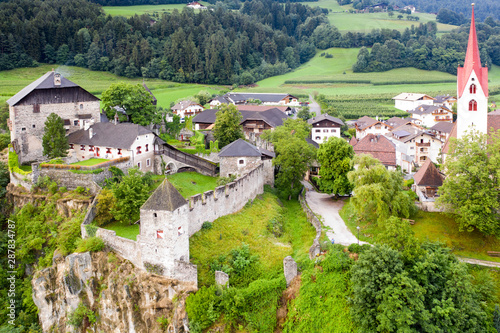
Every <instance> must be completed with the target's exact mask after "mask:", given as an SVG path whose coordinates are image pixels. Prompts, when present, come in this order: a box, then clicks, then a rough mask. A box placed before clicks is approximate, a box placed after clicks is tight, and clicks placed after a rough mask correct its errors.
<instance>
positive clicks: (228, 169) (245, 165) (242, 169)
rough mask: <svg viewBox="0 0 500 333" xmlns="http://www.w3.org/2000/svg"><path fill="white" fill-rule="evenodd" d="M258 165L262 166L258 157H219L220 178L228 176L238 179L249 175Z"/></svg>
mask: <svg viewBox="0 0 500 333" xmlns="http://www.w3.org/2000/svg"><path fill="white" fill-rule="evenodd" d="M241 162H242V163H241ZM260 164H262V160H261V157H260V156H245V157H221V158H220V176H221V177H229V175H237V176H238V177H240V176H243V175H244V174H246V173H249V172H250V171H251V170H253V169H255V168H256V167H257V166H259V165H260Z"/></svg>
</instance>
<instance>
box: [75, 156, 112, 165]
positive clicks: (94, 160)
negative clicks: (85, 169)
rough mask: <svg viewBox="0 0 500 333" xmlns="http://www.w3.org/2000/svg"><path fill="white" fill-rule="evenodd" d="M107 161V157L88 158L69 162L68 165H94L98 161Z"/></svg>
mask: <svg viewBox="0 0 500 333" xmlns="http://www.w3.org/2000/svg"><path fill="white" fill-rule="evenodd" d="M107 161H109V160H108V159H105V158H89V159H88V160H84V161H80V162H75V163H71V164H70V165H86V166H92V165H96V164H99V163H103V162H107Z"/></svg>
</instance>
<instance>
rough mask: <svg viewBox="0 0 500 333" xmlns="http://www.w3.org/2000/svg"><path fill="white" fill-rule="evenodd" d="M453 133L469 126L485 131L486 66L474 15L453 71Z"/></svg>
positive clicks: (486, 120)
mask: <svg viewBox="0 0 500 333" xmlns="http://www.w3.org/2000/svg"><path fill="white" fill-rule="evenodd" d="M457 96H458V98H457V137H458V138H461V137H462V136H464V135H465V134H466V133H467V132H469V131H471V130H472V129H474V130H476V131H479V132H481V133H486V132H487V129H488V68H487V67H482V66H481V58H480V56H479V46H478V43H477V35H476V22H475V19H474V4H472V18H471V23H470V33H469V44H468V45H467V54H466V56H465V62H464V67H458V71H457Z"/></svg>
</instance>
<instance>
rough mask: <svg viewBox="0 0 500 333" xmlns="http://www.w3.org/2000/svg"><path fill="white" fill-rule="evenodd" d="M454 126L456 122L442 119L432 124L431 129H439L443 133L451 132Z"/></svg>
mask: <svg viewBox="0 0 500 333" xmlns="http://www.w3.org/2000/svg"><path fill="white" fill-rule="evenodd" d="M453 126H455V124H454V123H448V122H444V121H440V122H439V123H437V124H436V125H434V126H432V127H431V128H430V129H431V130H434V131H438V132H443V133H451V130H452V129H453Z"/></svg>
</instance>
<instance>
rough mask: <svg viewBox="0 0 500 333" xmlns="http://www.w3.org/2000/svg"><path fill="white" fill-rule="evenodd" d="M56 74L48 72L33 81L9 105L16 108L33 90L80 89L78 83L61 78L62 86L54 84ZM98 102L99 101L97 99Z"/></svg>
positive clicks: (8, 101) (9, 100)
mask: <svg viewBox="0 0 500 333" xmlns="http://www.w3.org/2000/svg"><path fill="white" fill-rule="evenodd" d="M54 74H56V72H52V71H51V72H47V73H45V74H44V75H42V76H41V77H40V78H38V79H37V80H35V81H33V82H32V83H30V84H29V85H27V86H26V87H24V88H23V89H21V91H19V92H18V93H17V94H15V95H14V96H12V97H11V98H9V99H8V100H7V103H8V104H9V105H10V106H14V105H16V104H17V103H19V102H20V101H21V100H22V99H23V98H24V97H26V96H28V95H29V94H30V93H31V92H32V91H33V90H36V89H61V88H69V87H78V85H77V84H76V83H73V82H71V81H70V80H68V79H66V78H65V77H63V76H61V84H60V85H57V86H56V85H55V84H54ZM96 100H99V99H98V98H97V97H96Z"/></svg>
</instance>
